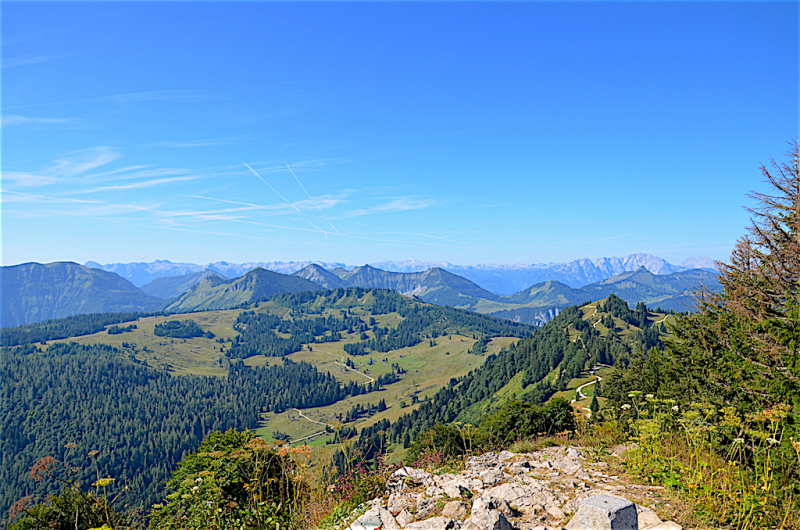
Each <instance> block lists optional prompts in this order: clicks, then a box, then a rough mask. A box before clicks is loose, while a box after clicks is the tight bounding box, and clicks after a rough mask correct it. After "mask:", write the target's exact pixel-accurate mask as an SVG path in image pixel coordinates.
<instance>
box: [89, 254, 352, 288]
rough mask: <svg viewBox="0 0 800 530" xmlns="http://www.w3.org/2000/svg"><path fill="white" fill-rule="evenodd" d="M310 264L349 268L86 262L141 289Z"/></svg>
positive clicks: (273, 263) (288, 271)
mask: <svg viewBox="0 0 800 530" xmlns="http://www.w3.org/2000/svg"><path fill="white" fill-rule="evenodd" d="M311 263H316V264H318V265H321V266H323V267H325V268H326V269H332V268H335V267H346V265H344V264H343V263H332V262H322V261H289V262H284V261H269V262H250V263H228V262H225V261H217V262H214V263H209V264H208V265H197V264H196V263H173V262H171V261H168V260H156V261H153V262H150V263H144V262H137V263H106V264H105V265H101V264H100V263H97V262H96V261H87V262H86V264H85V266H86V267H89V268H92V269H100V270H104V271H109V272H115V273H117V274H119V275H120V276H122V277H123V278H125V279H126V280H128V281H129V282H131V283H132V284H133V285H135V286H136V287H142V286H143V285H147V284H148V283H150V282H152V281H153V280H155V279H158V278H166V277H170V276H184V275H186V274H191V273H193V272H203V271H205V270H207V269H208V270H212V271H215V272H217V273H219V274H220V275H222V276H224V277H225V278H238V277H239V276H242V275H244V274H246V273H247V272H249V271H251V270H253V269H257V268H262V269H267V270H271V271H273V272H280V273H281V274H292V273H294V272H297V271H299V270H300V269H302V268H303V267H305V266H306V265H309V264H311Z"/></svg>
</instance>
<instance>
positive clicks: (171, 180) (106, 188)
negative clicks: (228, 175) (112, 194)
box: [75, 177, 198, 193]
mask: <svg viewBox="0 0 800 530" xmlns="http://www.w3.org/2000/svg"><path fill="white" fill-rule="evenodd" d="M197 178H198V177H172V178H166V179H155V180H143V181H141V182H133V183H131V184H118V185H116V186H101V187H99V188H92V189H89V190H81V191H78V192H75V193H99V192H102V191H115V190H138V189H142V188H150V187H152V186H160V185H161V184H171V183H174V182H182V181H186V180H196V179H197Z"/></svg>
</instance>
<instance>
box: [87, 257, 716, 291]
mask: <svg viewBox="0 0 800 530" xmlns="http://www.w3.org/2000/svg"><path fill="white" fill-rule="evenodd" d="M312 264H314V265H317V266H319V267H321V268H323V269H326V270H327V271H330V272H334V274H336V275H339V274H338V272H336V271H334V269H342V270H343V271H345V272H347V271H350V270H351V269H353V267H352V266H349V265H345V264H344V263H331V262H321V261H289V262H284V261H270V262H251V263H228V262H225V261H218V262H215V263H209V264H208V265H205V266H203V265H195V264H193V263H171V262H169V261H166V260H160V261H155V262H152V263H128V264H124V263H112V264H107V265H100V264H98V263H95V262H88V263H87V264H86V265H87V266H88V267H94V268H99V269H103V270H108V271H112V272H116V273H117V274H119V275H120V276H122V277H123V278H126V279H127V280H129V281H131V282H132V283H133V284H134V285H136V286H139V287H140V286H142V285H146V284H147V283H150V282H151V281H153V280H155V279H156V278H163V277H166V276H182V275H184V274H189V273H192V272H201V271H203V270H205V269H210V270H213V271H216V272H218V273H220V274H221V275H223V276H225V277H228V278H238V277H239V276H242V275H243V274H245V273H247V272H248V271H250V270H253V269H255V268H258V267H261V268H264V269H267V270H271V271H273V272H279V273H281V274H294V273H296V272H297V271H300V270H302V269H304V268H305V267H307V266H308V265H312ZM370 266H372V267H374V268H377V269H380V270H383V271H387V272H405V273H411V272H424V271H426V270H429V269H432V268H440V269H444V270H447V271H449V272H451V273H453V274H456V275H458V276H461V277H463V278H466V279H468V280H470V281H471V282H473V283H476V284H478V285H479V286H480V287H482V288H483V289H486V290H488V291H491V292H493V293H495V294H499V295H510V294H513V293H516V292H519V291H521V290H523V289H526V288H528V287H530V286H531V285H533V284H535V283H541V282H546V281H551V280H552V281H558V282H561V283H563V284H565V285H568V286H570V287H573V288H579V287H582V286H584V285H588V284H591V283H596V282H600V281H603V280H605V279H606V278H610V277H612V276H615V275H617V274H621V273H623V272H630V271H635V270H637V269H638V268H639V267H644V268H645V269H647V270H648V271H650V272H652V273H653V274H662V275H663V274H672V273H674V272H678V271H683V270H689V269H694V268H702V269H707V270H714V269H715V265H714V262H713V261H712V260H710V259H708V258H702V257H697V258H689V259H688V260H686V261H684V263H682V264H681V265H673V264H671V263H669V262H667V261H665V260H664V259H662V258H659V257H657V256H653V255H651V254H644V253H639V254H630V255H628V256H625V257H621V258H620V257H610V258H600V259H598V260H595V261H592V260H590V259H588V258H581V259H577V260H574V261H570V262H567V263H539V264H530V265H526V264H514V265H502V264H501V265H495V264H483V265H455V264H452V263H442V262H434V261H420V260H415V259H407V260H404V261H383V262H379V263H372V264H371V265H370ZM320 285H323V284H322V283H320Z"/></svg>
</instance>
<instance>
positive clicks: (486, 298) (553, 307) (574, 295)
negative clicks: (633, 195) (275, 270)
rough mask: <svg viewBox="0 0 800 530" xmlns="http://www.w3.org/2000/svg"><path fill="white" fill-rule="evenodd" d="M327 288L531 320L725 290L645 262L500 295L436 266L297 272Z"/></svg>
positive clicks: (707, 277)
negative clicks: (591, 279)
mask: <svg viewBox="0 0 800 530" xmlns="http://www.w3.org/2000/svg"><path fill="white" fill-rule="evenodd" d="M295 276H299V277H303V278H306V279H308V280H310V281H314V282H316V283H318V284H319V285H320V286H322V287H326V288H334V286H335V287H337V288H338V287H364V288H380V289H392V290H394V291H397V292H399V293H401V294H405V295H407V296H415V297H417V298H419V299H421V300H422V301H424V302H428V303H431V304H436V305H446V306H451V307H457V308H460V309H468V310H471V311H476V312H478V313H482V314H489V315H491V316H496V317H499V318H507V319H511V320H516V321H520V322H525V323H528V324H543V323H545V322H547V321H549V320H550V319H552V318H553V317H554V316H555V315H557V314H558V312H559V311H560V310H562V309H564V308H565V307H568V306H571V305H577V304H581V303H583V302H588V301H593V300H600V299H603V298H606V297H608V296H609V295H611V294H616V295H617V296H619V297H620V298H622V299H623V300H625V301H626V302H627V303H628V304H630V305H636V304H637V303H639V302H644V303H645V304H648V305H650V306H652V307H660V308H662V309H665V310H674V311H690V310H692V309H693V306H694V300H693V298H692V292H693V290H695V289H697V288H698V287H701V286H704V287H706V288H708V289H709V290H711V291H717V290H719V282H718V280H717V275H716V273H715V272H711V271H707V270H703V269H689V270H681V271H677V272H673V273H671V274H653V273H652V272H650V271H649V270H647V269H646V268H645V267H644V266H640V267H639V268H638V269H636V270H634V271H625V272H623V273H621V274H618V275H616V276H612V277H610V278H606V279H604V280H602V281H600V282H595V283H591V284H588V285H584V286H583V287H578V288H575V287H571V286H569V285H566V284H564V283H561V282H559V281H556V280H549V281H546V282H540V283H536V284H534V285H532V286H530V287H528V288H527V289H524V290H521V291H519V292H517V293H514V294H512V295H508V296H499V295H496V294H494V293H492V292H491V291H487V290H486V289H483V288H482V287H480V286H479V285H477V284H475V283H474V282H472V281H470V280H468V279H466V278H464V277H461V276H458V275H456V274H453V273H452V272H449V271H447V270H445V269H441V268H438V267H434V268H431V269H428V270H426V271H422V272H392V271H384V270H380V269H376V268H375V267H371V266H369V265H365V266H363V267H356V268H355V269H353V270H352V271H347V270H344V269H334V270H331V271H327V270H325V269H323V268H321V267H319V266H316V265H309V266H307V267H306V268H304V269H302V270H300V271H298V272H296V273H295Z"/></svg>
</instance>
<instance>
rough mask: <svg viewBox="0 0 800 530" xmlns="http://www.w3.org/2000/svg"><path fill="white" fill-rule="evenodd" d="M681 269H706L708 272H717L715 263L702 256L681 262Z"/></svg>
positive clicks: (717, 268)
mask: <svg viewBox="0 0 800 530" xmlns="http://www.w3.org/2000/svg"><path fill="white" fill-rule="evenodd" d="M681 267H687V268H689V269H707V270H710V271H716V270H719V267H718V266H717V262H716V261H714V260H713V259H711V258H705V257H703V256H696V257H693V258H686V259H685V260H683V261H682V262H681Z"/></svg>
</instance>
